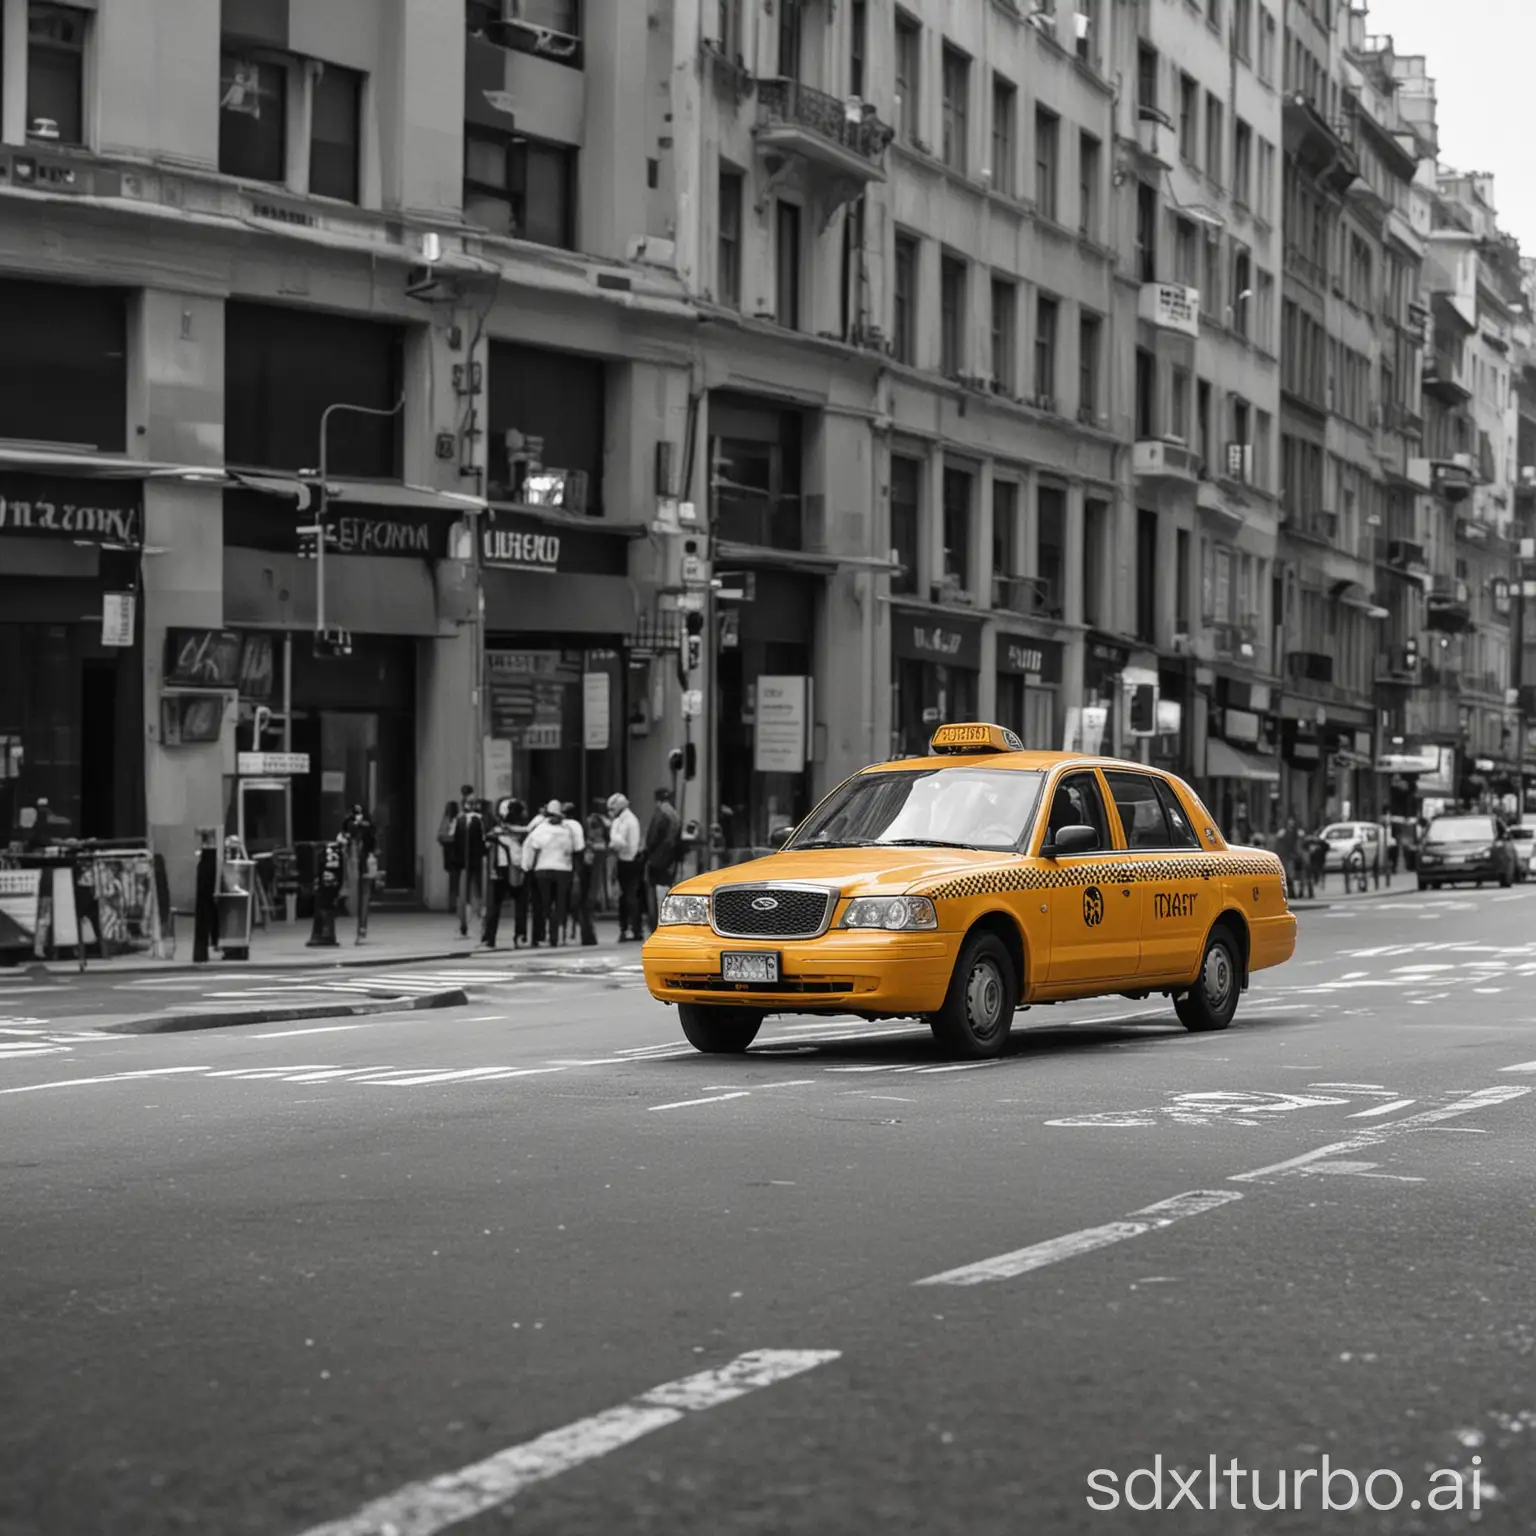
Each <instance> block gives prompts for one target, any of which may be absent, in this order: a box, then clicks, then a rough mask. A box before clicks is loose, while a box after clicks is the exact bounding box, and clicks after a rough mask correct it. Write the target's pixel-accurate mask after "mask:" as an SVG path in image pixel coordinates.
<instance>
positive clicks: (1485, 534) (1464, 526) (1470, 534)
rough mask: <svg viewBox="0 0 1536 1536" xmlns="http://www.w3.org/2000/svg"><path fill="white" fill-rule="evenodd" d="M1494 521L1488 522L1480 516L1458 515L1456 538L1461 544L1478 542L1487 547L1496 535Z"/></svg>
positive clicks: (1477, 543)
mask: <svg viewBox="0 0 1536 1536" xmlns="http://www.w3.org/2000/svg"><path fill="white" fill-rule="evenodd" d="M1494 532H1495V530H1494V527H1493V524H1492V523H1486V522H1484V521H1483V519H1482V518H1480V517H1458V518H1457V519H1456V540H1457V542H1458V543H1460V544H1476V545H1481V546H1482V547H1483V548H1485V549H1486V548H1487V547H1488V545H1489V543H1490V541H1491V540H1492V539H1493V537H1494Z"/></svg>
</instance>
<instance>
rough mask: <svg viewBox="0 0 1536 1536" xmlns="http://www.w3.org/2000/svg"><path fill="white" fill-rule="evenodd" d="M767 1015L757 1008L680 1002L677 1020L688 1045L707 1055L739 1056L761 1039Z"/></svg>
mask: <svg viewBox="0 0 1536 1536" xmlns="http://www.w3.org/2000/svg"><path fill="white" fill-rule="evenodd" d="M765 1017H767V1015H765V1014H763V1013H760V1012H759V1011H758V1010H757V1009H755V1008H716V1007H711V1006H710V1005H709V1004H707V1003H679V1004H678V1005H677V1022H678V1023H679V1024H681V1025H682V1026H683V1034H684V1035H686V1036H687V1038H688V1044H689V1045H691V1046H692V1047H693V1048H694V1050H696V1051H703V1052H704V1054H705V1055H706V1056H739V1055H741V1053H742V1052H743V1051H744V1050H746V1048H747V1047H748V1046H749V1045H751V1044H752V1042H753V1041H754V1040H755V1039H756V1038H757V1032H758V1030H760V1029H761V1028H762V1027H763V1020H764V1018H765Z"/></svg>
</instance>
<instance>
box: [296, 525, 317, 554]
mask: <svg viewBox="0 0 1536 1536" xmlns="http://www.w3.org/2000/svg"><path fill="white" fill-rule="evenodd" d="M298 535H299V559H300V560H314V559H316V558H317V557H318V556H319V553H320V525H319V523H307V524H301V525H300V527H299V529H298Z"/></svg>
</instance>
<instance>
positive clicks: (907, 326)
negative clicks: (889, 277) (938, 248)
mask: <svg viewBox="0 0 1536 1536" xmlns="http://www.w3.org/2000/svg"><path fill="white" fill-rule="evenodd" d="M892 290H893V294H892V313H891V346H892V349H893V351H894V355H895V358H896V361H897V362H898V363H908V364H912V363H915V362H916V361H917V329H916V322H917V241H916V240H915V239H913V237H912V236H911V235H897V236H896V272H895V282H894V283H893V284H892Z"/></svg>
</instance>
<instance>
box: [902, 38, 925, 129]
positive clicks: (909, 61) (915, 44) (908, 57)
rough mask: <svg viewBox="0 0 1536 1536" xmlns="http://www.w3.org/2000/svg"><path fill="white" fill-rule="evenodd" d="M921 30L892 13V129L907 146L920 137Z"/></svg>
mask: <svg viewBox="0 0 1536 1536" xmlns="http://www.w3.org/2000/svg"><path fill="white" fill-rule="evenodd" d="M922 48H923V29H922V28H921V27H920V26H919V25H918V24H917V22H915V21H913V20H912V18H911V17H910V16H904V15H902V14H901V12H900V11H898V12H897V13H896V127H897V129H898V131H899V132H900V134H901V137H902V138H903V139H904V140H905V141H906V142H907V143H908V144H916V143H917V142H918V140H919V139H920V138H921V137H922V135H921V134H920V133H919V131H918V130H919V129H920V128H921V127H922V122H923V120H922V115H921V113H920V111H919V107H920V105H921V102H920V99H919V95H918V93H919V91H920V89H921V76H920V73H919V71H920V68H921V63H920V61H921V59H922Z"/></svg>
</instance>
